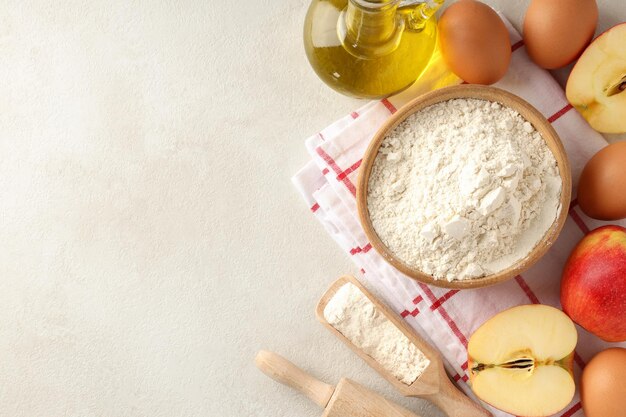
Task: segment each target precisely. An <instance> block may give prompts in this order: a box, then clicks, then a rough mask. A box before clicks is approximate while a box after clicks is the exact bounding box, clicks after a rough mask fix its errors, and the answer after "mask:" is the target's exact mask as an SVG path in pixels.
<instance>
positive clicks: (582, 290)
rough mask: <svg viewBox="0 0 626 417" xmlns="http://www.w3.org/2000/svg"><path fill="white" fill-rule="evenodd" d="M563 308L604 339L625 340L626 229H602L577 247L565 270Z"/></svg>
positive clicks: (584, 239) (593, 232)
mask: <svg viewBox="0 0 626 417" xmlns="http://www.w3.org/2000/svg"><path fill="white" fill-rule="evenodd" d="M561 305H562V306H563V311H565V313H567V315H568V316H570V318H571V319H572V320H574V321H575V322H576V323H578V324H579V325H580V326H582V327H584V328H585V329H586V330H587V331H589V332H591V333H593V334H595V335H596V336H598V337H600V338H601V339H603V340H606V341H607V342H623V341H626V229H624V228H623V227H620V226H603V227H599V228H597V229H595V230H593V231H591V232H589V233H588V234H587V235H586V236H585V237H584V238H583V239H582V240H581V241H580V242H579V243H578V245H576V247H575V248H574V251H573V252H572V253H571V255H570V257H569V259H568V260H567V263H566V264H565V269H564V270H563V280H562V281H561Z"/></svg>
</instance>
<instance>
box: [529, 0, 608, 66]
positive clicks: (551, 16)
mask: <svg viewBox="0 0 626 417" xmlns="http://www.w3.org/2000/svg"><path fill="white" fill-rule="evenodd" d="M597 24H598V6H597V4H596V0H532V1H531V3H530V5H529V6H528V10H527V11H526V17H525V18H524V44H525V46H526V51H527V52H528V55H530V57H531V58H532V60H533V61H535V63H537V65H539V66H540V67H543V68H547V69H555V68H561V67H564V66H566V65H567V64H570V63H572V62H573V61H574V60H575V59H576V58H577V57H578V56H579V55H580V54H581V52H582V51H583V50H584V49H585V47H586V46H587V45H589V42H590V41H591V39H592V38H593V34H594V32H595V31H596V25H597Z"/></svg>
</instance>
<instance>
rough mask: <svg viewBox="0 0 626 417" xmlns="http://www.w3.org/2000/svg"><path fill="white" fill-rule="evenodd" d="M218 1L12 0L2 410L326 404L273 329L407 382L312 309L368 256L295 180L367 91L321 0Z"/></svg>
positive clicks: (286, 411)
mask: <svg viewBox="0 0 626 417" xmlns="http://www.w3.org/2000/svg"><path fill="white" fill-rule="evenodd" d="M219 3H220V4H219V5H217V4H216V2H210V1H205V0H196V1H192V0H186V1H184V0H180V1H174V0H172V1H156V0H144V1H136V2H128V1H122V0H116V1H105V0H93V1H78V0H76V1H51V0H50V1H44V0H41V1H14V0H6V1H5V2H4V3H3V5H2V8H1V10H0V79H1V80H2V82H1V83H0V146H1V153H2V158H1V162H0V192H1V194H2V197H1V198H0V216H1V219H2V220H1V221H0V242H2V243H1V244H0V271H1V272H0V306H1V307H0V312H1V313H0V314H1V315H0V415H2V416H13V417H22V416H23V417H35V416H37V417H39V416H42V417H44V416H45V417H50V416H72V417H87V416H150V417H160V416H163V417H165V416H167V417H171V416H211V417H213V416H215V417H217V416H228V417H230V416H232V417H236V416H237V417H240V416H256V417H270V416H271V417H294V416H302V417H304V416H310V417H313V416H318V415H320V414H321V410H318V409H316V408H315V407H314V406H313V405H312V404H310V403H308V402H307V401H305V400H304V399H302V398H301V397H299V396H298V395H297V394H295V393H293V392H292V391H290V390H289V389H287V388H284V387H282V386H279V385H277V384H275V383H273V382H271V381H270V380H269V379H267V378H266V377H265V376H263V375H262V374H261V373H260V372H258V371H257V370H256V369H255V368H254V366H253V357H254V354H255V352H256V351H257V350H258V349H261V348H265V349H271V350H275V351H277V352H279V353H282V354H284V355H285V356H287V357H288V358H290V359H292V360H293V361H295V362H296V363H298V364H300V365H302V366H303V367H304V368H306V369H308V370H310V371H311V372H313V373H314V374H316V375H317V376H319V377H321V378H323V379H325V380H326V381H328V382H331V383H336V382H337V380H338V379H339V378H340V377H341V376H348V377H352V378H354V379H356V380H358V381H360V382H362V383H364V384H365V385H367V386H369V387H371V388H373V389H375V390H377V391H380V392H382V393H384V394H386V395H388V396H389V397H391V398H394V399H398V398H399V397H398V395H397V394H395V393H394V392H392V390H391V388H390V387H389V386H388V385H387V384H386V383H385V382H384V381H382V380H381V378H379V377H378V376H377V375H376V374H374V372H373V371H371V370H370V369H369V368H367V367H366V366H365V365H364V363H363V362H362V361H361V360H360V359H358V358H357V357H356V356H355V355H354V354H352V353H351V352H350V351H348V349H347V348H345V347H344V346H343V345H341V344H340V342H338V341H337V340H335V338H334V337H333V336H332V335H331V334H330V333H328V332H327V331H326V330H324V329H323V328H322V326H320V325H319V324H317V323H316V321H315V319H314V317H313V307H314V305H315V303H316V301H317V299H318V297H319V296H320V294H321V293H322V291H323V290H324V288H325V287H326V286H327V285H328V284H329V283H330V282H331V280H332V279H334V278H335V277H336V276H338V275H340V274H342V273H356V271H355V268H354V267H353V265H352V264H351V262H350V260H349V259H347V258H346V257H345V256H344V255H343V254H342V253H341V252H340V251H339V250H337V248H336V247H335V244H334V243H333V242H331V240H330V238H329V237H328V236H326V234H325V233H323V232H322V230H321V227H320V226H319V225H318V224H317V223H316V221H315V220H314V219H313V217H312V216H310V215H309V213H308V209H307V207H306V206H305V205H304V204H303V203H302V202H301V200H300V198H299V196H297V195H296V192H295V191H294V190H293V188H292V187H291V184H290V182H289V178H290V176H291V175H292V174H293V173H294V172H295V171H296V170H297V169H298V168H299V167H300V166H301V165H302V164H303V163H304V162H305V160H306V153H305V150H304V147H303V139H304V137H306V136H307V135H309V134H311V133H314V132H315V131H316V130H317V129H319V128H321V127H323V126H325V125H326V124H328V123H329V122H331V121H332V120H334V119H336V118H337V117H339V116H342V115H344V114H345V113H346V112H348V111H349V110H351V109H353V108H354V107H356V106H358V105H359V103H358V102H357V101H355V100H351V99H347V98H344V97H341V96H339V95H337V94H335V93H334V92H332V91H331V90H329V89H328V88H326V87H325V86H324V85H322V83H321V82H320V81H318V80H317V78H316V77H315V75H314V74H313V72H312V71H311V70H310V69H309V66H308V64H307V62H306V58H305V56H304V52H303V48H302V42H301V30H302V22H303V18H304V14H305V11H306V7H307V2H306V1H304V0H295V1H294V0H291V1H290V0H281V1H278V0H263V1H255V0H243V1H239V2H237V1H231V2H226V1H224V2H219ZM489 3H491V4H493V5H496V6H499V7H500V8H501V10H503V11H504V13H505V14H506V15H507V16H508V17H509V18H510V19H511V20H512V21H513V22H515V23H516V25H517V26H518V27H519V24H520V22H521V19H522V16H523V11H524V9H525V5H526V4H527V3H528V2H527V1H517V0H515V1H514V0H501V1H490V2H489ZM599 3H600V6H601V9H602V11H601V28H605V27H607V26H610V25H611V24H613V23H616V22H618V21H620V20H626V10H624V6H623V2H622V1H620V0H599ZM401 402H402V403H403V404H404V405H405V406H408V407H409V408H411V409H413V410H415V411H416V412H418V413H421V415H422V416H423V417H432V416H441V415H442V414H441V413H440V412H439V411H437V410H435V409H434V408H433V407H431V406H429V405H428V403H426V402H425V401H421V400H416V399H412V400H401Z"/></svg>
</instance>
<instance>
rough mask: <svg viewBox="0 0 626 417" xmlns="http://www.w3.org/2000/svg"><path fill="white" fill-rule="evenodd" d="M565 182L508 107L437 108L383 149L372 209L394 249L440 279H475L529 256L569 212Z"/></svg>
mask: <svg viewBox="0 0 626 417" xmlns="http://www.w3.org/2000/svg"><path fill="white" fill-rule="evenodd" d="M561 187H562V184H561V178H560V176H559V171H558V167H557V164H556V160H555V158H554V155H553V154H552V152H551V151H550V149H549V148H548V146H547V144H546V142H545V141H544V139H543V138H542V137H541V135H540V134H539V133H538V132H537V131H536V130H535V129H534V127H533V126H532V125H531V124H530V123H529V122H527V121H526V120H525V119H524V118H522V116H520V114H519V113H517V112H516V111H514V110H512V109H510V108H508V107H504V106H502V105H501V104H499V103H495V102H490V101H485V100H477V99H456V100H450V101H446V102H441V103H437V104H434V105H432V106H429V107H427V108H425V109H423V110H421V111H419V112H417V113H415V114H413V115H410V116H409V117H408V118H407V119H406V120H405V121H403V122H402V123H400V124H399V125H398V127H396V128H395V129H394V130H393V131H391V132H390V133H389V134H388V135H387V137H386V138H385V139H384V140H383V141H382V144H381V147H380V149H379V152H378V155H377V157H376V159H375V161H374V164H373V166H372V171H371V174H370V178H369V184H368V200H367V204H368V211H369V216H370V219H371V221H372V225H373V227H374V230H375V231H376V233H377V235H378V236H379V237H380V239H381V241H382V242H383V243H384V244H385V246H386V247H387V248H388V249H389V250H390V251H391V252H392V253H393V254H394V255H395V256H396V257H397V258H398V259H399V260H401V261H403V262H404V263H406V264H407V265H409V266H411V267H413V268H416V269H417V270H419V271H422V272H424V273H427V274H430V275H432V276H433V277H435V278H437V279H447V280H448V281H452V280H455V279H471V278H476V277H481V276H484V275H486V274H491V273H495V272H499V271H501V270H503V269H505V268H507V267H509V266H511V265H513V264H514V263H515V262H517V261H519V260H520V259H522V258H524V257H525V256H526V255H527V254H528V253H529V252H530V251H531V250H532V249H533V248H534V247H535V246H536V244H537V243H538V242H539V241H540V240H541V238H542V237H543V236H544V235H545V232H546V231H547V230H548V229H549V227H550V226H551V225H552V223H553V222H554V220H555V219H556V217H557V216H558V214H559V210H560V204H559V198H560V193H561Z"/></svg>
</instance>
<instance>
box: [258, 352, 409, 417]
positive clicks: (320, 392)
mask: <svg viewBox="0 0 626 417" xmlns="http://www.w3.org/2000/svg"><path fill="white" fill-rule="evenodd" d="M255 362H256V366H257V367H258V368H259V369H260V370H261V371H263V373H264V374H266V375H267V376H269V377H270V378H272V379H275V380H276V381H278V382H280V383H282V384H285V385H287V386H289V387H291V388H294V389H296V390H298V391H300V392H301V393H302V394H304V395H306V396H307V397H308V398H309V399H310V400H312V401H313V402H314V403H315V404H317V405H319V406H320V407H322V408H324V413H323V414H322V417H419V416H418V415H417V414H414V413H412V412H410V411H409V410H407V409H405V408H402V407H400V406H399V405H396V404H394V403H392V402H391V401H389V400H387V399H385V398H384V397H382V396H380V395H378V394H376V393H375V392H373V391H370V390H369V389H367V388H365V387H363V386H362V385H359V384H357V383H356V382H354V381H351V380H349V379H347V378H342V379H341V381H339V383H338V384H337V387H333V386H332V385H328V384H326V383H324V382H322V381H319V380H317V379H315V378H314V377H312V376H311V375H309V374H307V373H306V372H304V371H303V370H302V369H300V368H298V367H297V366H296V365H294V364H293V363H291V362H289V361H288V360H287V359H285V358H283V357H282V356H280V355H277V354H276V353H272V352H267V351H261V352H259V353H258V354H257V355H256V359H255Z"/></svg>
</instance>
